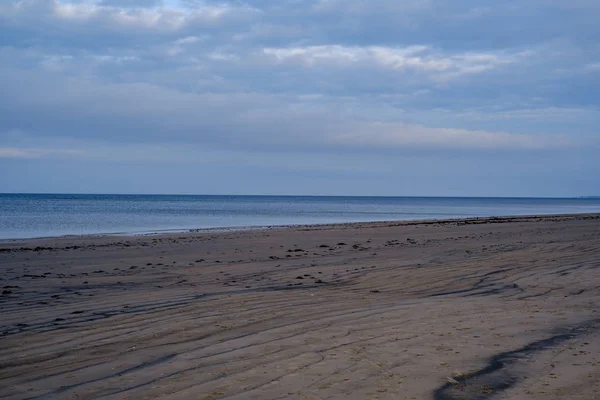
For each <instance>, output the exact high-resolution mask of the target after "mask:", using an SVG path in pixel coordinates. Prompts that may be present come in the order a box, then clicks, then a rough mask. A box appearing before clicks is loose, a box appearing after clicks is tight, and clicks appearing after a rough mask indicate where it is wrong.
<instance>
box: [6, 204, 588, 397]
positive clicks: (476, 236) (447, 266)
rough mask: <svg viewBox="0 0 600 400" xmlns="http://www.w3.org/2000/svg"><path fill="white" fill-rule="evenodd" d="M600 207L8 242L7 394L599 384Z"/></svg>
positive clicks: (484, 389)
mask: <svg viewBox="0 0 600 400" xmlns="http://www.w3.org/2000/svg"><path fill="white" fill-rule="evenodd" d="M598 243H600V214H554V215H546V216H544V215H537V216H514V217H477V218H467V219H445V220H424V221H423V220H422V221H391V222H372V223H346V224H333V225H332V224H329V225H304V226H298V227H287V228H281V229H263V230H246V231H226V232H201V233H194V232H192V233H189V232H188V233H176V234H173V233H170V234H162V235H151V236H104V237H90V236H87V237H67V238H47V239H30V240H23V241H14V242H11V243H8V244H7V243H2V244H1V245H0V283H1V286H2V288H0V311H1V312H2V320H1V321H0V338H2V340H0V372H1V373H0V397H2V398H5V399H9V400H22V399H26V398H104V399H107V400H117V399H118V400H121V399H125V400H127V399H131V400H136V399H140V398H157V399H163V400H171V399H172V400H177V399H186V398H200V399H203V400H209V399H211V400H218V399H225V398H227V399H231V400H246V399H248V400H275V399H286V400H300V399H302V400H313V399H334V400H336V399H340V400H341V399H350V400H363V399H380V400H386V399H390V398H414V399H432V400H461V399H468V398H477V399H481V400H485V399H490V400H491V399H492V398H494V396H500V397H501V396H504V397H506V398H515V399H535V398H544V399H548V400H564V399H567V398H568V399H591V398H596V397H598V396H600V369H598V365H600V356H599V354H600V274H598V271H599V270H600V247H599V246H598Z"/></svg>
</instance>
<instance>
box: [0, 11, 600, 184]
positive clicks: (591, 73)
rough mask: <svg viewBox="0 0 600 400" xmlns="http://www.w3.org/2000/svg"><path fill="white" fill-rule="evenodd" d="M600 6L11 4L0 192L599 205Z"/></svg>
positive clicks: (0, 65) (4, 54) (3, 16)
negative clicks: (508, 199)
mask: <svg viewBox="0 0 600 400" xmlns="http://www.w3.org/2000/svg"><path fill="white" fill-rule="evenodd" d="M598 15H600V2H598V1H597V0H571V1H563V0H519V1H513V0H505V1H499V2H491V1H489V2H482V1H474V0H471V1H467V0H456V1H442V0H406V1H400V0H396V1H392V0H370V1H364V0H303V1H299V0H279V1H265V0H254V1H252V0H248V1H211V0H206V1H200V0H164V1H162V0H71V1H66V0H22V1H2V2H0V93H2V96H0V171H1V172H0V191H1V192H63V193H64V192H78V193H197V194H326V195H328V194H331V195H407V196H418V195H425V196H432V195H433V196H435V195H447V196H461V195H462V196H578V195H592V194H596V195H597V194H600V178H599V177H600V100H599V98H600V28H599V27H598Z"/></svg>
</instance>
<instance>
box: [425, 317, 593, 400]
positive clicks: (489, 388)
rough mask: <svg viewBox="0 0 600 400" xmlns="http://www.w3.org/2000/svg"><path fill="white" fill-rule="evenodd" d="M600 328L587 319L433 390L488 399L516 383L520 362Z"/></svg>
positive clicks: (450, 397)
mask: <svg viewBox="0 0 600 400" xmlns="http://www.w3.org/2000/svg"><path fill="white" fill-rule="evenodd" d="M599 328H600V320H599V319H595V320H591V321H586V322H584V323H581V324H579V325H576V326H574V327H571V328H568V329H563V330H561V331H558V332H557V333H556V334H555V335H554V336H551V337H549V338H547V339H542V340H538V341H535V342H531V343H529V344H527V345H526V346H523V347H521V348H520V349H517V350H513V351H508V352H505V353H500V354H497V355H495V356H493V357H491V358H490V359H489V360H488V362H487V365H486V366H485V367H484V368H482V369H480V370H478V371H476V372H474V373H472V374H468V375H463V376H457V377H454V379H455V380H456V381H457V382H458V383H450V382H448V383H445V384H444V385H442V386H440V387H439V388H437V389H436V390H435V391H434V392H433V399H434V400H466V399H468V400H487V399H490V398H492V397H493V396H495V395H496V394H498V393H499V392H501V391H503V390H506V389H509V388H510V387H512V386H514V385H515V384H516V383H517V382H518V381H519V377H518V376H517V374H514V373H511V368H510V367H511V366H513V365H514V364H516V362H517V361H519V360H521V359H523V358H525V357H527V356H531V355H533V354H535V353H539V352H542V351H544V350H547V349H548V348H551V347H554V346H557V345H559V344H561V343H563V342H566V341H568V340H571V339H574V338H575V337H577V336H581V335H585V334H587V333H590V332H591V331H593V330H598V329H599Z"/></svg>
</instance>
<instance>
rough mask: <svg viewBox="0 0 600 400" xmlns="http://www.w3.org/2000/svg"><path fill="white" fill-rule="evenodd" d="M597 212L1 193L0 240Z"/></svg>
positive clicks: (390, 201)
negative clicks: (221, 228) (222, 228)
mask: <svg viewBox="0 0 600 400" xmlns="http://www.w3.org/2000/svg"><path fill="white" fill-rule="evenodd" d="M588 212H600V199H548V198H544V199H534V198H442V197H439V198H435V197H314V196H171V195H65V194H60V195H58V194H52V195H48V194H0V239H10V238H31V237H45V236H62V235H84V234H103V233H122V234H135V233H147V232H158V231H163V230H186V229H199V228H220V227H249V226H269V225H293V224H319V223H333V222H364V221H387V220H412V219H440V218H450V217H475V216H503V215H527V214H567V213H588Z"/></svg>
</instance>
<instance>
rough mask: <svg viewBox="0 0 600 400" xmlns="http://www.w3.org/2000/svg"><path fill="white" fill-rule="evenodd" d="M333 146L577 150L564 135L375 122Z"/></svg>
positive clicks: (333, 140) (335, 139) (338, 138)
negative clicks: (569, 148)
mask: <svg viewBox="0 0 600 400" xmlns="http://www.w3.org/2000/svg"><path fill="white" fill-rule="evenodd" d="M328 141H329V142H330V143H332V144H336V145H341V146H350V147H366V148H382V149H389V148H408V149H410V148H421V149H428V150H432V149H436V148H444V149H462V150H465V149H495V150H498V149H502V150H540V149H550V148H564V147H566V146H569V147H572V146H576V144H575V143H573V142H571V141H570V140H569V139H568V138H567V137H565V136H560V135H522V134H509V133H504V132H490V131H484V130H467V129H454V128H431V127H425V126H421V125H413V124H403V123H380V122H373V123H368V124H362V125H358V126H357V127H355V128H354V129H353V130H350V131H346V132H344V133H340V134H337V135H335V136H332V137H331V138H329V139H328Z"/></svg>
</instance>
